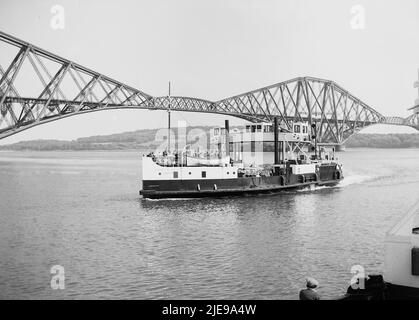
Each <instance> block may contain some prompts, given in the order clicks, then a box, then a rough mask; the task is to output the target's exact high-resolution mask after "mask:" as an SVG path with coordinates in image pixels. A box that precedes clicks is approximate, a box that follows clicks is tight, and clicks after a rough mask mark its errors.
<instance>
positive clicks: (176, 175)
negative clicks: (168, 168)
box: [173, 171, 179, 179]
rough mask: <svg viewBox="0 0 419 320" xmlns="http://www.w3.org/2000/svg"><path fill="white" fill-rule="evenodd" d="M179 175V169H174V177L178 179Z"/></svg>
mask: <svg viewBox="0 0 419 320" xmlns="http://www.w3.org/2000/svg"><path fill="white" fill-rule="evenodd" d="M178 177H179V174H178V172H177V171H173V178H175V179H177V178H178Z"/></svg>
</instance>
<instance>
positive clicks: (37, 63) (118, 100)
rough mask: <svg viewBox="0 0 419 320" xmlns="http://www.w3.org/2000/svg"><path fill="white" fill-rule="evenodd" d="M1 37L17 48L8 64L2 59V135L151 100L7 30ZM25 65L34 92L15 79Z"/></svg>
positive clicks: (142, 105)
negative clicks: (24, 91)
mask: <svg viewBox="0 0 419 320" xmlns="http://www.w3.org/2000/svg"><path fill="white" fill-rule="evenodd" d="M0 42H1V43H3V44H5V43H6V44H8V45H9V47H15V48H16V49H15V50H17V54H16V55H15V57H14V59H13V60H12V62H11V63H10V64H9V66H8V67H7V69H4V68H3V66H2V65H1V61H0V138H4V137H6V136H9V135H12V134H15V133H17V132H19V131H22V130H25V129H27V128H29V127H33V126H35V125H38V124H41V123H45V122H49V121H52V120H58V119H60V118H63V117H67V116H69V115H73V114H81V113H85V112H91V111H98V110H102V109H112V108H115V107H120V108H123V107H127V108H129V107H147V106H150V105H151V104H152V99H153V98H152V97H151V96H150V95H148V94H146V93H144V92H142V91H140V90H137V89H134V88H132V87H130V86H127V85H125V84H123V83H121V82H119V81H116V80H114V79H112V78H109V77H107V76H104V75H102V74H100V73H97V72H95V71H92V70H90V69H88V68H86V67H83V66H81V65H79V64H77V63H75V62H72V61H69V60H67V59H64V58H62V57H59V56H57V55H55V54H52V53H50V52H48V51H46V50H43V49H40V48H38V47H36V46H34V45H31V44H29V43H26V42H24V41H22V40H19V39H17V38H14V37H12V36H10V35H7V34H5V33H3V32H0ZM25 64H26V70H25V75H24V76H25V77H26V79H23V80H26V82H30V83H26V87H30V86H36V85H38V87H40V88H41V89H40V91H39V92H38V93H36V95H35V96H33V94H32V96H31V97H22V95H21V94H20V93H19V92H20V91H21V90H20V89H19V91H18V88H17V84H16V80H17V78H18V75H19V72H20V71H21V70H22V67H23V66H25ZM35 82H37V83H35Z"/></svg>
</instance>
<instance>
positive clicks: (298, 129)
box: [294, 125, 300, 133]
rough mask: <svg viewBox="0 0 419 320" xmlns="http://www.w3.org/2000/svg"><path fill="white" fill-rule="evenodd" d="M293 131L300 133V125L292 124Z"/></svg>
mask: <svg viewBox="0 0 419 320" xmlns="http://www.w3.org/2000/svg"><path fill="white" fill-rule="evenodd" d="M294 133H300V126H299V125H295V126H294Z"/></svg>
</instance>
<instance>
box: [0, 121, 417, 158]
mask: <svg viewBox="0 0 419 320" xmlns="http://www.w3.org/2000/svg"><path fill="white" fill-rule="evenodd" d="M188 129H189V130H192V129H200V130H202V132H203V133H205V132H208V131H209V129H210V128H209V127H202V126H196V127H190V128H188ZM158 130H160V129H144V130H137V131H133V132H124V133H118V134H111V135H103V136H92V137H86V138H79V139H77V140H71V141H68V140H30V141H21V142H17V143H13V144H8V145H2V146H0V151H138V152H150V151H154V150H156V149H157V148H158V147H160V146H161V144H162V143H163V141H156V137H158V136H157V131H158ZM196 139H198V138H196ZM195 142H197V140H194V141H193V140H192V141H191V140H189V141H187V143H188V144H193V143H195ZM345 146H346V148H372V149H417V148H419V133H417V134H415V133H413V134H362V133H361V134H356V135H353V136H352V137H350V138H349V139H348V141H347V142H346V143H345Z"/></svg>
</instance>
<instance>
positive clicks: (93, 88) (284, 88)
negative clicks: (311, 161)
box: [0, 32, 419, 145]
mask: <svg viewBox="0 0 419 320" xmlns="http://www.w3.org/2000/svg"><path fill="white" fill-rule="evenodd" d="M0 44H1V45H3V46H2V47H0V139H3V138H5V137H8V136H11V135H13V134H16V133H18V132H21V131H23V130H26V129H29V128H31V127H34V126H37V125H41V124H44V123H47V122H50V121H56V120H60V119H63V118H65V117H69V116H73V115H80V114H84V113H88V112H95V111H101V110H112V109H151V110H168V109H169V108H170V110H173V111H184V112H202V113H215V114H223V115H228V116H234V117H238V118H242V119H245V120H248V121H252V122H256V121H271V120H272V119H273V118H274V117H275V116H279V117H280V119H281V121H282V123H283V125H285V126H288V127H290V124H291V122H294V121H308V122H309V123H310V124H312V123H316V125H317V126H316V127H317V137H318V141H319V142H320V143H325V144H326V143H330V144H335V145H339V144H343V143H344V142H345V141H346V140H347V139H348V138H349V137H350V136H351V135H353V134H356V133H358V132H359V131H360V130H362V129H364V128H366V127H368V126H371V125H375V124H392V125H402V126H409V127H412V128H415V129H417V130H419V109H418V108H416V109H414V112H413V114H412V115H411V116H410V117H408V118H406V119H404V118H401V117H386V116H384V115H382V114H381V113H380V112H378V111H377V110H375V109H373V108H371V107H370V106H368V105H367V104H366V103H364V102H363V101H362V100H360V99H359V98H357V97H356V96H354V95H352V94H351V93H350V92H349V91H347V90H345V89H344V88H342V87H341V86H339V85H338V84H337V83H335V82H334V81H330V80H324V79H319V78H314V77H299V78H295V79H292V80H288V81H284V82H280V83H277V84H274V85H271V86H268V87H264V88H260V89H257V90H253V91H250V92H246V93H244V94H240V95H236V96H233V97H229V98H226V99H222V100H219V101H207V100H203V99H198V98H191V97H173V96H171V97H167V96H165V97H153V96H151V95H149V94H147V93H145V92H143V91H141V90H138V89H135V88H133V87H131V86H128V85H126V84H124V83H122V82H120V81H117V80H114V79H112V78H110V77H107V76H105V75H102V74H100V73H98V72H96V71H93V70H91V69H89V68H86V67H83V66H81V65H79V64H77V63H75V62H73V61H70V60H68V59H65V58H62V57H60V56H58V55H56V54H53V53H51V52H49V51H47V50H44V49H41V48H39V47H37V46H35V45H33V44H30V43H28V42H26V41H23V40H20V39H17V38H15V37H13V36H11V35H8V34H6V33H3V32H0ZM3 48H4V49H3ZM2 50H4V53H6V51H7V52H8V53H9V54H10V56H11V58H10V59H9V60H7V58H4V57H3V54H2ZM5 55H6V54H5ZM10 60H11V61H10ZM28 87H30V88H32V89H33V88H37V87H38V91H36V92H33V90H32V92H31V93H26V92H25V93H23V92H24V91H26V90H24V89H25V88H28Z"/></svg>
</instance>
